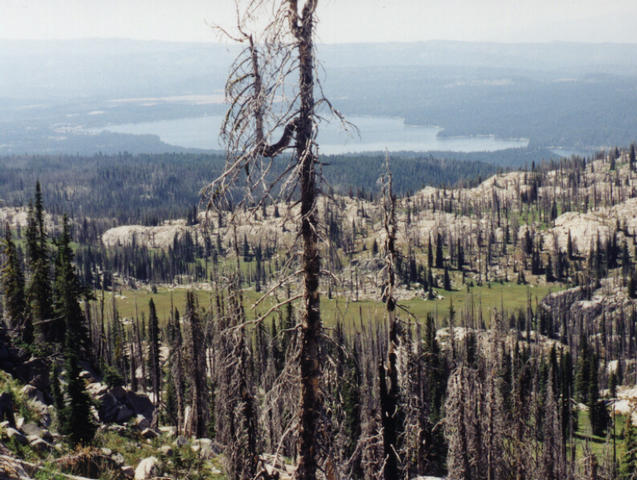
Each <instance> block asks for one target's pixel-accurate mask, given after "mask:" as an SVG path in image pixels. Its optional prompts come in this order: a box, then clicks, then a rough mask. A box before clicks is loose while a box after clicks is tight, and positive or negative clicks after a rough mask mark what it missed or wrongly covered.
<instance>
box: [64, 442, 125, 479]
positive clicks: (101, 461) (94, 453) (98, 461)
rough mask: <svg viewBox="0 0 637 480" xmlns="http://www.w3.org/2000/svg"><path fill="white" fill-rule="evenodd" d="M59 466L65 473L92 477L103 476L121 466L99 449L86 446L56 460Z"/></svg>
mask: <svg viewBox="0 0 637 480" xmlns="http://www.w3.org/2000/svg"><path fill="white" fill-rule="evenodd" d="M56 463H57V464H58V467H59V468H60V470H62V471H63V472H65V473H70V474H72V475H81V476H85V477H90V478H98V477H101V476H103V474H104V473H105V472H107V471H116V470H119V466H118V465H117V464H116V463H115V462H114V461H113V460H112V459H111V458H110V457H109V456H107V455H104V454H103V453H102V452H101V451H100V450H99V449H96V448H85V449H82V450H78V451H75V452H73V453H70V454H68V455H65V456H64V457H61V458H59V459H58V460H56Z"/></svg>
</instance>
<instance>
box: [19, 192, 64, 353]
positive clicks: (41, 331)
mask: <svg viewBox="0 0 637 480" xmlns="http://www.w3.org/2000/svg"><path fill="white" fill-rule="evenodd" d="M26 241H27V260H28V265H29V270H30V272H31V279H30V281H29V284H28V287H27V299H28V302H29V311H30V313H31V315H32V321H33V324H34V326H35V327H37V328H36V331H37V332H38V335H39V337H40V338H41V340H43V341H44V342H58V343H61V342H62V341H63V340H64V325H63V324H62V322H61V320H59V319H54V316H53V309H52V308H51V305H52V304H53V302H52V299H53V295H52V292H51V278H50V277H51V272H50V258H49V247H48V240H47V233H46V230H45V228H44V206H43V203H42V192H41V189H40V182H37V183H36V187H35V207H34V208H31V207H29V215H28V220H27V233H26Z"/></svg>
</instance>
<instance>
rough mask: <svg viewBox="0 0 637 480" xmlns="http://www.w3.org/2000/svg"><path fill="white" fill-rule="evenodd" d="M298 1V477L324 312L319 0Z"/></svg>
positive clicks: (311, 425) (309, 476)
mask: <svg viewBox="0 0 637 480" xmlns="http://www.w3.org/2000/svg"><path fill="white" fill-rule="evenodd" d="M296 3H297V2H296V1H295V0H288V6H289V15H290V23H291V29H292V31H293V33H294V35H295V37H296V39H297V41H298V55H299V66H300V69H299V71H300V80H299V81H300V98H301V109H300V113H299V117H298V123H297V126H296V154H297V156H298V157H299V162H300V163H301V237H302V239H303V258H302V268H303V281H304V287H305V290H304V293H303V300H304V303H305V310H304V312H303V318H302V323H301V355H300V358H301V365H300V367H301V404H300V409H299V410H300V412H299V417H300V418H299V420H300V424H299V427H300V429H299V439H298V442H299V445H298V453H299V463H298V467H297V470H296V474H295V477H296V478H297V479H298V480H314V479H315V478H316V469H317V448H316V447H317V445H316V439H317V437H318V436H319V431H318V430H319V428H318V424H319V410H320V408H321V403H322V402H321V391H320V385H319V380H320V376H321V369H320V363H319V341H320V337H321V312H320V298H319V290H318V288H319V275H320V268H321V257H320V253H319V249H318V232H317V228H318V221H317V217H316V211H315V210H316V199H317V196H318V192H317V188H316V170H315V168H316V161H317V158H316V155H315V153H314V151H313V150H312V142H313V119H314V64H313V62H314V58H313V51H312V48H313V47H312V27H313V14H314V9H315V8H316V1H313V0H308V1H307V2H306V4H305V6H304V8H303V13H302V16H301V17H299V14H298V10H297V4H296Z"/></svg>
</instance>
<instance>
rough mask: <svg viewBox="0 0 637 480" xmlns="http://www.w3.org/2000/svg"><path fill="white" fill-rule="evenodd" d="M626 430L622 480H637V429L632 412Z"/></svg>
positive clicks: (628, 416)
mask: <svg viewBox="0 0 637 480" xmlns="http://www.w3.org/2000/svg"><path fill="white" fill-rule="evenodd" d="M624 428H625V432H626V433H625V434H624V438H625V441H624V442H625V443H624V444H625V448H626V453H624V458H623V459H622V477H621V478H622V480H636V479H637V428H635V426H634V425H633V422H632V412H630V413H629V414H628V415H627V416H626V426H625V427H624Z"/></svg>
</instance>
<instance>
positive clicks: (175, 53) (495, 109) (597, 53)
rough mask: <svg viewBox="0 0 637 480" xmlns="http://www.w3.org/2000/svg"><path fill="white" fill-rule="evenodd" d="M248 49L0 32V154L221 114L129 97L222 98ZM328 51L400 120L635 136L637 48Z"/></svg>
mask: <svg viewBox="0 0 637 480" xmlns="http://www.w3.org/2000/svg"><path fill="white" fill-rule="evenodd" d="M237 51H238V48H237V47H236V46H234V45H221V44H214V43H170V42H155V41H133V40H118V39H89V40H58V41H38V40H32V41H28V40H0V71H2V72H3V74H2V75H1V76H0V109H2V112H3V115H2V118H0V154H2V153H5V154H6V153H15V152H24V151H29V152H54V151H67V152H71V153H74V152H78V151H79V152H83V153H90V152H91V151H100V150H99V149H98V148H97V146H91V143H96V142H91V141H87V139H86V132H80V130H81V129H85V128H93V127H103V126H105V125H108V124H120V123H131V122H138V121H152V120H161V119H167V118H184V117H194V116H201V115H204V114H217V113H220V112H222V111H223V109H224V106H223V105H222V104H219V103H210V102H208V103H206V102H204V103H201V102H196V101H184V100H174V98H173V100H165V101H161V102H157V101H146V102H143V101H142V102H139V101H138V102H129V101H126V102H122V101H121V100H122V99H131V98H138V99H139V98H141V99H149V98H150V99H157V98H159V97H182V99H183V98H187V97H186V96H192V95H213V94H216V95H220V94H222V92H223V86H224V81H225V78H226V75H227V72H228V68H229V66H230V64H231V62H232V59H233V58H234V56H235V54H236V53H237ZM318 57H319V59H320V60H321V64H322V69H321V70H320V72H319V76H320V78H321V79H322V80H323V83H324V85H325V89H326V91H327V93H328V95H329V96H330V97H331V98H332V99H333V100H334V102H335V104H336V105H337V106H338V107H339V108H341V109H342V110H343V111H345V112H346V113H348V114H350V115H375V116H380V115H387V116H394V117H402V118H405V119H406V121H407V122H408V123H413V124H419V125H438V126H441V127H443V128H444V132H443V133H442V134H443V135H484V134H494V135H497V136H500V137H503V138H529V139H530V146H531V147H542V148H546V147H563V148H566V149H579V150H587V149H589V148H598V147H606V146H611V145H615V144H621V145H625V144H628V143H630V142H632V141H633V140H634V139H635V138H636V137H637V134H636V132H637V116H636V115H635V114H634V112H635V111H636V110H637V89H636V88H635V85H636V84H637V44H578V43H542V44H499V43H463V42H449V41H431V42H423V43H388V44H342V45H319V46H318ZM61 129H62V131H63V132H64V133H63V134H61V133H60V131H61ZM81 135H84V138H80V136H81ZM139 140H140V141H139V142H137V140H136V139H135V138H129V137H127V136H122V135H120V136H119V137H118V138H116V137H111V138H110V139H109V142H107V143H108V145H109V147H108V148H109V151H113V150H115V151H117V150H118V148H121V149H122V150H123V149H129V150H132V151H136V150H139V151H162V150H164V149H171V148H172V149H173V150H175V148H173V147H170V146H165V145H163V144H162V143H161V142H160V141H159V140H158V139H157V138H155V139H149V138H146V139H145V140H142V139H139ZM118 142H121V143H118ZM97 143H99V142H97ZM151 144H152V145H151ZM120 145H121V147H120ZM136 147H139V148H136Z"/></svg>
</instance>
